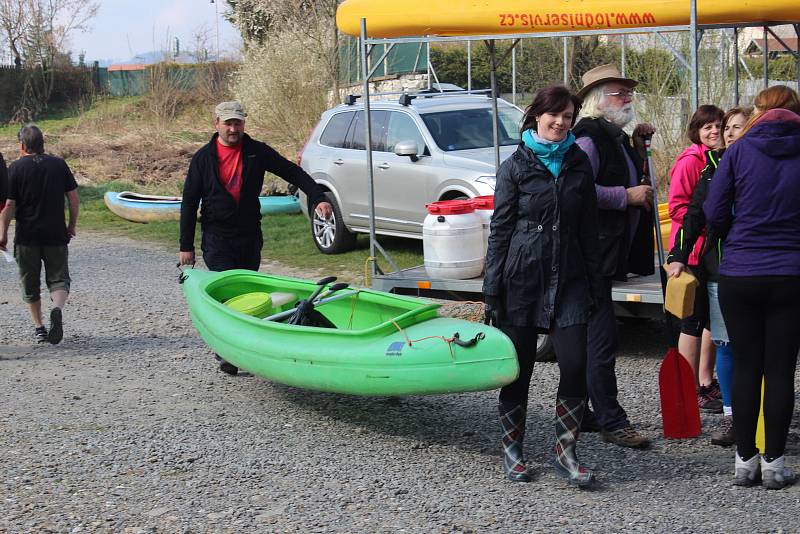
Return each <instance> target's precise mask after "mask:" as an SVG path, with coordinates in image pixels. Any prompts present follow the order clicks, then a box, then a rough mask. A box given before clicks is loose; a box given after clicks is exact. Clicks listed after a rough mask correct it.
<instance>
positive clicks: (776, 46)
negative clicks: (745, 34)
mask: <svg viewBox="0 0 800 534" xmlns="http://www.w3.org/2000/svg"><path fill="white" fill-rule="evenodd" d="M781 40H782V41H783V42H784V43H786V44H787V45H789V48H791V49H792V51H796V50H797V37H781ZM767 47H768V51H769V52H786V53H788V51H787V50H786V48H784V47H783V45H782V44H781V43H779V42H778V40H777V39H775V38H774V37H770V38H769V39H767ZM746 50H747V51H753V52H755V51H758V52H761V51H763V50H764V39H763V38H761V39H751V40H750V42H749V43H748V45H747V48H746Z"/></svg>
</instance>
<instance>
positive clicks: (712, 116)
mask: <svg viewBox="0 0 800 534" xmlns="http://www.w3.org/2000/svg"><path fill="white" fill-rule="evenodd" d="M723 116H725V112H724V111H722V110H721V109H719V108H718V107H717V106H715V105H713V104H703V105H702V106H700V107H699V108H697V111H695V112H694V115H692V118H691V119H690V120H689V127H688V128H687V130H686V135H688V136H689V141H691V142H692V143H694V144H696V145H702V143H701V142H700V129H701V128H702V127H703V126H705V125H706V124H708V123H709V122H722V117H723Z"/></svg>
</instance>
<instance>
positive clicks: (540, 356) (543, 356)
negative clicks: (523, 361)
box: [536, 334, 556, 362]
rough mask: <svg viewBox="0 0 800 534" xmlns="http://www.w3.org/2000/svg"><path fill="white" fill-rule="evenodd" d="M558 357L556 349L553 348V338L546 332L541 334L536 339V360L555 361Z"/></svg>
mask: <svg viewBox="0 0 800 534" xmlns="http://www.w3.org/2000/svg"><path fill="white" fill-rule="evenodd" d="M555 359H556V351H555V349H554V348H553V340H552V339H550V336H548V335H546V334H539V338H538V339H537V340H536V361H537V362H553V361H555Z"/></svg>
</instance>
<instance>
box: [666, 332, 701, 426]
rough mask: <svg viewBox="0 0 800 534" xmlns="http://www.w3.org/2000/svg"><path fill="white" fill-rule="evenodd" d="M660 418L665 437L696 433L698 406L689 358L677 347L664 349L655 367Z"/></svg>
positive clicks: (698, 414)
mask: <svg viewBox="0 0 800 534" xmlns="http://www.w3.org/2000/svg"><path fill="white" fill-rule="evenodd" d="M658 389H659V392H660V393H661V418H662V420H663V422H664V437H665V438H677V439H680V438H694V437H697V436H699V435H700V408H699V407H698V406H697V391H696V390H695V384H694V375H693V374H692V368H691V366H690V365H689V362H687V361H686V358H684V357H683V356H682V355H681V353H680V352H678V349H676V348H671V349H669V350H668V351H667V354H666V356H664V360H663V361H662V362H661V368H660V369H659V371H658Z"/></svg>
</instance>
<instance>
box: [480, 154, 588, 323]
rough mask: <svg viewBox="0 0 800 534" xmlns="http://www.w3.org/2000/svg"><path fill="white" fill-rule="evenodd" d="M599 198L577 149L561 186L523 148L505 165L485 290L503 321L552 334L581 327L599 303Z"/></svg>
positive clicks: (496, 203) (567, 160) (564, 168)
mask: <svg viewBox="0 0 800 534" xmlns="http://www.w3.org/2000/svg"><path fill="white" fill-rule="evenodd" d="M598 252H599V251H598V241H597V194H596V192H595V188H594V176H593V174H592V167H591V164H590V163H589V158H588V157H587V156H586V154H585V153H584V152H583V151H582V150H581V149H580V147H578V146H577V145H573V146H572V147H570V149H569V150H568V151H567V153H566V154H565V155H564V162H563V164H562V167H561V172H560V174H559V177H558V180H555V179H554V178H553V175H552V174H551V173H550V171H548V170H547V168H546V167H545V166H544V165H543V164H542V162H541V161H539V160H538V159H537V158H536V156H535V155H534V154H533V152H532V151H531V150H530V149H529V148H527V147H525V145H524V144H520V146H519V147H518V148H517V150H516V152H514V154H513V155H512V156H511V157H510V158H508V159H507V160H506V161H504V162H503V164H502V165H501V166H500V169H499V172H498V173H497V185H496V188H495V193H494V214H493V215H492V222H491V233H490V235H489V249H488V252H487V254H486V274H485V277H484V281H483V292H484V293H485V294H486V295H488V296H490V297H498V298H499V299H500V303H501V304H500V311H501V315H502V317H503V318H502V323H503V324H509V325H514V326H533V327H536V328H537V329H539V330H540V331H545V330H549V329H550V327H551V326H552V325H553V321H555V324H557V325H558V326H560V327H566V326H571V325H575V324H584V323H586V322H587V321H588V319H589V314H590V312H591V308H592V306H593V305H594V303H596V302H597V301H598V299H599V298H600V297H601V289H600V280H601V278H600V272H599V267H600V265H599V253H598Z"/></svg>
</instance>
